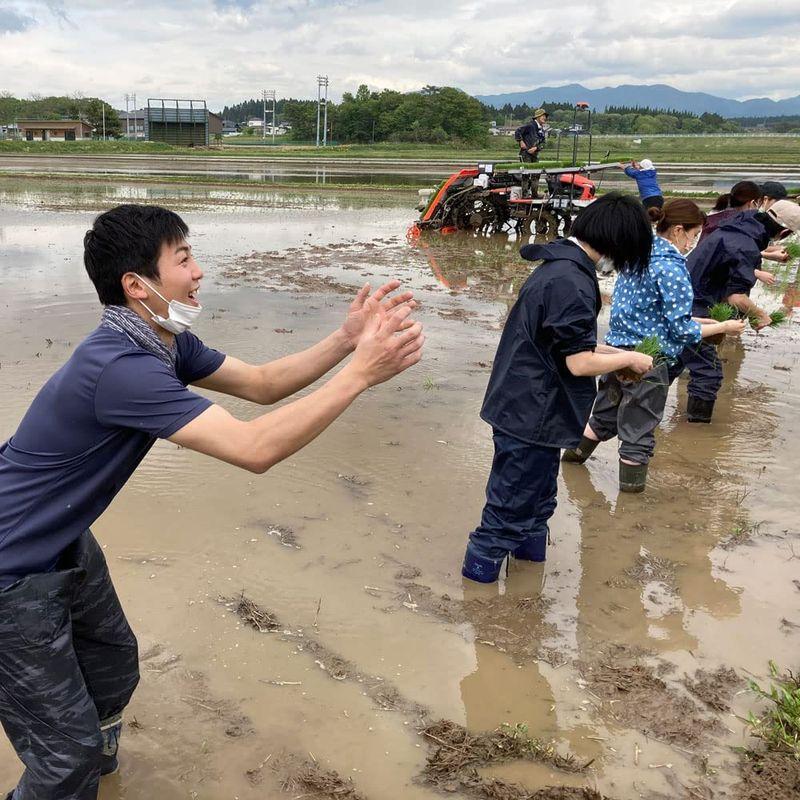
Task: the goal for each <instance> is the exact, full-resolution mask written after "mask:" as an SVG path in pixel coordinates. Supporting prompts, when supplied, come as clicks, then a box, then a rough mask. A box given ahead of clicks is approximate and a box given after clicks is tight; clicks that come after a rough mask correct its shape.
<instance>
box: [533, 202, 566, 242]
mask: <svg viewBox="0 0 800 800" xmlns="http://www.w3.org/2000/svg"><path fill="white" fill-rule="evenodd" d="M559 222H560V220H559V219H558V217H556V215H555V214H554V213H553V212H552V211H548V210H547V209H544V208H543V209H542V210H541V211H538V212H536V214H535V215H534V216H533V218H532V220H531V230H535V231H536V235H537V236H542V237H543V238H545V239H554V238H555V237H556V236H558V226H559Z"/></svg>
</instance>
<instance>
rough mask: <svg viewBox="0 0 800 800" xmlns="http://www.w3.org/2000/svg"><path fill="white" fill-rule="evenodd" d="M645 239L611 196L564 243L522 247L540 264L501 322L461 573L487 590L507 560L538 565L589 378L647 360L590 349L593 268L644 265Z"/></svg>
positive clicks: (644, 227)
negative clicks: (487, 433)
mask: <svg viewBox="0 0 800 800" xmlns="http://www.w3.org/2000/svg"><path fill="white" fill-rule="evenodd" d="M652 242H653V231H652V228H651V225H650V220H649V219H648V217H647V214H646V212H645V210H644V208H643V207H642V205H641V203H639V202H638V201H637V200H635V199H634V198H632V197H630V196H626V195H623V194H620V193H618V192H612V193H610V194H608V195H605V196H604V197H601V198H600V199H598V200H595V201H594V202H593V203H591V204H590V205H589V206H587V207H586V208H585V209H584V210H583V211H581V212H580V214H579V215H578V217H577V219H576V220H575V224H574V226H573V228H572V236H571V237H570V238H569V239H566V240H564V239H561V240H557V241H555V242H552V243H550V244H546V245H527V246H526V247H523V248H522V250H521V251H520V255H521V256H522V257H523V258H525V259H528V260H530V261H541V262H542V263H541V264H540V265H539V266H538V267H536V268H535V269H534V271H533V274H532V275H531V276H530V277H529V278H528V280H527V281H526V282H525V284H524V285H523V287H522V289H521V290H520V294H519V298H518V299H517V302H516V303H515V304H514V307H513V308H512V309H511V311H510V313H509V316H508V320H507V321H506V325H505V328H504V329H503V334H502V336H501V337H500V344H499V346H498V348H497V354H496V355H495V360H494V366H493V368H492V374H491V377H490V378H489V385H488V387H487V389H486V396H485V398H484V402H483V408H482V409H481V417H482V418H483V419H484V421H486V422H488V423H489V424H490V425H491V426H492V431H493V439H494V460H493V462H492V469H491V473H490V475H489V481H488V484H487V486H486V504H485V506H484V508H483V514H482V516H481V522H480V525H478V527H477V528H476V529H475V530H474V531H473V532H472V533H471V534H470V536H469V543H468V544H467V550H466V554H465V557H464V563H463V567H462V574H463V575H464V577H465V578H469V579H471V580H474V581H478V582H481V583H492V582H494V581H496V580H497V577H498V575H499V574H500V567H501V565H502V563H503V560H504V559H505V558H506V556H508V555H509V554H512V555H513V556H514V557H515V558H517V559H520V560H525V561H544V560H545V556H546V549H547V537H548V520H549V519H550V517H551V516H552V515H553V512H554V511H555V507H556V491H557V478H558V468H559V458H560V455H561V448H568V447H575V446H576V445H577V444H578V442H579V441H580V438H581V433H582V432H583V428H584V426H585V425H586V421H587V420H588V419H589V412H590V411H591V409H592V402H593V400H594V397H595V389H596V387H595V380H594V378H595V376H597V375H602V374H604V373H606V372H612V371H614V370H618V369H624V368H625V367H630V368H631V369H632V370H634V371H635V372H637V373H640V374H644V373H646V372H647V371H648V370H650V369H651V367H652V365H653V359H652V358H651V357H650V356H647V355H644V354H643V353H636V352H634V351H627V350H618V349H617V348H615V347H610V346H608V345H598V344H597V315H598V313H599V311H600V306H601V299H600V287H599V286H598V283H597V273H596V270H597V269H598V267H600V266H602V264H603V262H608V261H611V262H612V263H613V265H614V266H615V267H616V268H618V269H622V270H631V271H638V270H641V269H642V268H643V267H644V266H646V265H647V260H648V257H649V255H650V248H651V246H652Z"/></svg>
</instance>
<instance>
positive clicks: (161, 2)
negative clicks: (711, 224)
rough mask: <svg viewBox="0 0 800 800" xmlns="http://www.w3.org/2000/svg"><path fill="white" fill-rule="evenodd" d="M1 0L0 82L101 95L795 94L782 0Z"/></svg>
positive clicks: (30, 89) (793, 2)
mask: <svg viewBox="0 0 800 800" xmlns="http://www.w3.org/2000/svg"><path fill="white" fill-rule="evenodd" d="M525 9H526V7H525V6H524V5H520V4H519V3H518V2H513V3H512V2H509V0H465V1H464V0H462V1H461V2H458V0H439V2H437V3H435V4H434V3H432V2H430V0H384V1H383V2H381V1H380V0H194V1H193V2H191V3H190V2H188V0H173V1H172V2H169V3H167V2H165V0H118V2H116V3H114V4H113V5H111V4H108V3H107V2H106V0H70V2H69V3H66V2H64V0H46V2H45V3H44V4H42V3H41V2H34V0H0V90H5V91H10V92H12V93H13V94H16V95H18V96H27V95H29V94H31V93H34V92H36V93H40V94H73V93H74V92H76V91H81V92H83V93H84V94H86V95H99V96H102V97H105V98H106V99H108V100H109V102H111V103H113V104H114V105H117V106H120V105H123V106H124V102H123V97H124V94H125V93H126V92H131V91H135V92H136V93H137V97H138V98H139V99H140V100H146V99H147V97H148V96H151V97H160V96H163V97H181V98H183V97H186V98H189V97H191V98H205V99H207V100H208V102H209V105H210V106H211V107H212V108H219V107H221V106H222V105H224V104H226V103H233V102H237V101H239V100H241V99H244V98H250V97H256V96H258V95H259V94H260V91H261V89H262V88H273V87H274V88H275V89H277V90H278V93H279V95H281V96H294V97H308V98H311V97H313V96H315V94H316V75H317V74H320V73H322V74H327V75H329V76H330V82H331V83H330V85H331V96H332V97H333V98H338V97H339V96H340V95H341V93H342V92H344V91H355V89H356V88H357V85H358V83H360V82H365V83H367V84H369V85H370V86H371V87H372V88H374V89H382V88H391V89H398V90H401V91H408V90H412V89H416V88H419V87H421V86H423V85H425V84H438V85H453V86H459V87H461V88H463V89H465V90H466V91H469V92H472V93H475V94H498V93H501V92H510V91H521V90H526V89H531V88H534V87H536V86H540V85H560V84H563V83H572V82H579V83H583V84H585V85H586V86H588V87H590V88H598V87H601V86H607V85H616V84H619V83H669V84H671V85H674V86H676V87H678V88H680V89H685V90H687V91H707V92H711V93H714V94H721V95H724V96H728V97H738V98H743V97H753V96H770V97H774V98H779V97H786V96H790V95H794V94H797V92H798V87H800V63H798V62H797V59H796V58H795V57H794V53H795V51H796V42H797V39H798V34H800V14H798V13H797V10H796V9H797V0H771V2H770V4H769V6H768V7H765V6H764V5H763V4H754V3H752V2H750V0H747V1H745V0H705V2H704V3H703V4H702V5H698V4H696V3H695V2H693V0H672V2H671V3H669V4H662V5H657V4H656V5H654V4H646V5H643V4H642V3H641V2H634V0H594V2H591V0H578V2H571V3H566V2H564V0H537V2H535V3H534V4H533V5H532V6H530V7H529V8H528V9H527V10H525Z"/></svg>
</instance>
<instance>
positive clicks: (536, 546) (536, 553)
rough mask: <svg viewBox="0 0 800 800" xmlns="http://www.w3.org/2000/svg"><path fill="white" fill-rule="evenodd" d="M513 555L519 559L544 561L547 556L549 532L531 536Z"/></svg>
mask: <svg viewBox="0 0 800 800" xmlns="http://www.w3.org/2000/svg"><path fill="white" fill-rule="evenodd" d="M512 555H513V556H514V558H516V559H517V561H544V560H545V559H546V558H547V534H546V533H540V534H536V535H535V536H529V537H528V538H527V539H526V540H525V541H524V542H523V543H522V544H521V545H520V546H519V547H518V548H517V549H516V550H515V551H514V552H513V553H512Z"/></svg>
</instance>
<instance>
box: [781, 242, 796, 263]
mask: <svg viewBox="0 0 800 800" xmlns="http://www.w3.org/2000/svg"><path fill="white" fill-rule="evenodd" d="M784 249H785V250H786V252H787V253H788V255H789V261H797V259H798V258H800V242H787V244H785V245H784Z"/></svg>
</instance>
